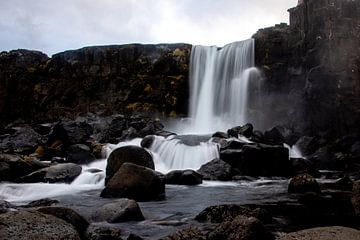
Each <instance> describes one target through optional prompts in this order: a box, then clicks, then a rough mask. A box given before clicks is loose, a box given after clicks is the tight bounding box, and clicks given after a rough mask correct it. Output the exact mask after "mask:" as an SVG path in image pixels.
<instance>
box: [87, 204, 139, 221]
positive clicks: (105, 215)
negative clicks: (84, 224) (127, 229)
mask: <svg viewBox="0 0 360 240" xmlns="http://www.w3.org/2000/svg"><path fill="white" fill-rule="evenodd" d="M92 219H93V220H94V221H95V222H102V221H107V222H109V223H120V222H128V221H142V220H144V219H145V218H144V216H143V214H142V212H141V210H140V207H139V205H138V204H137V202H135V201H134V200H129V199H119V200H117V201H116V202H112V203H108V204H105V205H104V206H102V207H100V208H99V209H97V210H96V211H95V212H94V213H93V215H92Z"/></svg>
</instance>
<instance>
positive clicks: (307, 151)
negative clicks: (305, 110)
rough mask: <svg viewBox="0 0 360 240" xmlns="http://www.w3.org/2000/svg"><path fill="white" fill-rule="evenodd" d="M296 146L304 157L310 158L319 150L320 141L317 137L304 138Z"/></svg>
mask: <svg viewBox="0 0 360 240" xmlns="http://www.w3.org/2000/svg"><path fill="white" fill-rule="evenodd" d="M295 146H296V147H297V148H298V149H299V150H300V152H301V154H303V155H304V156H310V155H311V154H313V153H314V152H315V151H316V150H317V149H319V147H320V144H319V141H318V140H317V139H316V138H315V137H309V136H303V137H301V138H299V140H298V141H297V142H296V143H295Z"/></svg>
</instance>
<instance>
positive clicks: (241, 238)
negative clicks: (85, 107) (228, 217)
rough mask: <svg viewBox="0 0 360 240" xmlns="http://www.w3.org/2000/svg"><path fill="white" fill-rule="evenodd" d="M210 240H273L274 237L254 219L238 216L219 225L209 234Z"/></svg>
mask: <svg viewBox="0 0 360 240" xmlns="http://www.w3.org/2000/svg"><path fill="white" fill-rule="evenodd" d="M206 239H209V240H217V239H224V240H226V239H228V240H235V239H236V240H245V239H246V240H258V239H261V240H273V239H274V236H273V235H272V234H271V233H270V232H269V231H268V230H267V229H266V228H265V227H264V225H263V224H262V223H261V222H260V221H259V220H258V219H256V218H254V217H246V216H242V215H240V216H237V217H236V218H234V219H233V220H232V221H226V222H223V223H221V224H220V225H218V226H217V227H216V228H215V229H214V230H213V231H211V232H210V233H208V235H207V238H206Z"/></svg>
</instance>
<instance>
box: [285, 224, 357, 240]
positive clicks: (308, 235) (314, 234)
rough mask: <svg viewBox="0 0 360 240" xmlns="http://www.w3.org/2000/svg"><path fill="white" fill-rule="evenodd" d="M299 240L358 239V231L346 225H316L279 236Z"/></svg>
mask: <svg viewBox="0 0 360 240" xmlns="http://www.w3.org/2000/svg"><path fill="white" fill-rule="evenodd" d="M298 239H299V240H300V239H317V240H328V239H339V240H340V239H346V240H359V239H360V231H359V230H357V229H354V228H348V227H338V226H331V227H317V228H310V229H304V230H301V231H298V232H292V233H288V234H285V235H284V236H281V237H280V238H279V240H298Z"/></svg>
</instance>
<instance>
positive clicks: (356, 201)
mask: <svg viewBox="0 0 360 240" xmlns="http://www.w3.org/2000/svg"><path fill="white" fill-rule="evenodd" d="M351 202H352V205H353V207H354V210H355V214H356V215H357V216H360V181H356V182H354V185H353V189H352V196H351Z"/></svg>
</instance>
